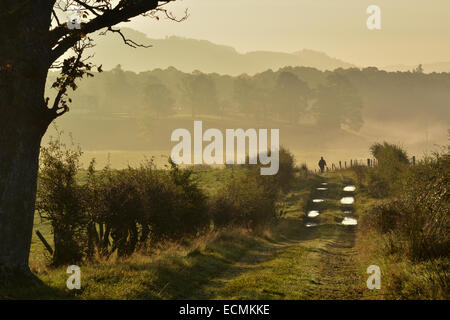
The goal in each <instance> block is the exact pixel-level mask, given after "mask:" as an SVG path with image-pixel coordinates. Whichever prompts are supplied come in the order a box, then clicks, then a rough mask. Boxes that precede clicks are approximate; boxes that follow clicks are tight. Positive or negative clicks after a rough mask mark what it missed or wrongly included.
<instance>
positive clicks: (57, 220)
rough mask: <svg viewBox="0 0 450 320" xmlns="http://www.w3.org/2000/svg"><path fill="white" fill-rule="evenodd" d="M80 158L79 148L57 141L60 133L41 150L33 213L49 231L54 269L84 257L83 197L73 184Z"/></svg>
mask: <svg viewBox="0 0 450 320" xmlns="http://www.w3.org/2000/svg"><path fill="white" fill-rule="evenodd" d="M81 154H82V152H81V151H80V149H79V148H76V147H72V148H69V147H67V146H66V145H65V144H64V143H63V142H62V141H61V133H60V132H58V136H57V137H56V139H54V138H52V139H51V140H50V142H49V144H48V146H47V147H43V148H41V156H40V158H41V159H40V166H41V167H40V172H39V185H38V191H37V199H36V210H37V212H38V213H39V214H40V216H41V218H43V219H46V220H49V221H50V223H51V226H52V229H53V240H54V246H55V248H54V252H53V256H52V263H53V264H54V265H61V264H67V263H75V262H77V261H79V260H81V259H82V258H83V256H84V254H85V247H86V244H85V239H86V237H85V226H86V224H87V217H86V215H85V213H84V208H83V205H82V204H83V201H82V199H83V196H84V194H83V192H82V189H81V188H80V186H79V185H78V184H77V182H76V175H77V173H78V170H79V159H80V156H81Z"/></svg>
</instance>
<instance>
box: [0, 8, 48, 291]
mask: <svg viewBox="0 0 450 320" xmlns="http://www.w3.org/2000/svg"><path fill="white" fill-rule="evenodd" d="M52 6H53V5H52V3H51V1H43V0H36V1H33V2H31V1H26V2H17V1H9V2H4V1H2V2H1V3H0V8H1V9H2V10H1V11H2V12H8V14H5V15H4V16H3V17H2V19H0V30H2V32H1V33H0V282H4V281H5V280H6V282H9V281H13V282H14V280H15V278H16V277H15V276H14V275H17V276H19V275H22V276H23V275H26V276H31V272H30V270H29V266H28V256H29V252H30V245H31V236H32V231H33V219H34V205H35V200H36V185H37V173H38V160H39V148H40V143H41V139H42V136H43V135H44V133H45V131H46V130H47V127H48V125H49V124H50V122H51V120H52V118H51V116H50V113H49V111H48V108H47V107H46V103H45V101H44V91H45V82H46V77H47V72H48V67H49V64H50V59H49V57H50V49H49V48H48V43H47V38H46V35H47V34H48V26H49V24H50V14H51V9H52Z"/></svg>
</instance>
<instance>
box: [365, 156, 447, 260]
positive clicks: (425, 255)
mask: <svg viewBox="0 0 450 320" xmlns="http://www.w3.org/2000/svg"><path fill="white" fill-rule="evenodd" d="M449 168H450V162H449V156H448V155H435V157H434V158H433V159H430V158H429V159H425V160H424V161H423V162H421V163H419V164H418V165H417V166H414V167H410V168H409V169H408V170H407V172H406V174H405V185H404V187H403V191H402V193H401V194H400V195H399V199H397V200H391V201H388V202H386V203H383V204H381V205H378V206H375V207H374V208H373V209H372V211H371V212H370V214H369V215H368V217H367V222H368V223H369V224H372V226H373V227H375V228H376V229H377V230H378V231H380V232H381V233H384V234H387V233H389V232H395V233H396V234H397V235H398V241H402V242H404V244H405V246H404V248H405V252H404V253H405V254H406V255H407V256H408V257H409V258H410V259H412V260H429V259H435V258H439V257H448V256H449V254H450V251H449V250H450V237H449V234H450V233H449V226H450V205H449V190H450V182H449V179H448V176H449V173H450V172H449V170H450V169H449Z"/></svg>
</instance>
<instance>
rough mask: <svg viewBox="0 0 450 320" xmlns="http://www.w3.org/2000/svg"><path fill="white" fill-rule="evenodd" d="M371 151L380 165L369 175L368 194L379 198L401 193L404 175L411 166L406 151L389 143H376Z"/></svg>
mask: <svg viewBox="0 0 450 320" xmlns="http://www.w3.org/2000/svg"><path fill="white" fill-rule="evenodd" d="M370 150H371V153H372V155H373V156H374V157H375V158H376V159H377V161H378V165H377V166H376V167H375V168H373V169H371V170H370V171H369V173H368V176H367V189H368V192H369V193H370V194H371V195H372V196H374V197H378V198H383V197H387V196H388V195H393V194H395V193H398V192H400V191H401V188H402V178H403V174H404V172H405V170H406V168H407V167H408V164H409V161H408V155H407V153H406V151H404V150H403V149H402V148H401V147H399V146H396V145H394V144H389V143H387V142H384V143H383V144H380V143H375V144H373V145H372V146H371V147H370Z"/></svg>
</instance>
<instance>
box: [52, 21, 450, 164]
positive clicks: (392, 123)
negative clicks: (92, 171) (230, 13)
mask: <svg viewBox="0 0 450 320" xmlns="http://www.w3.org/2000/svg"><path fill="white" fill-rule="evenodd" d="M124 33H125V34H126V35H127V36H130V38H133V39H134V40H135V41H137V42H138V43H143V44H152V45H153V47H150V48H130V47H128V46H116V40H117V39H114V37H115V36H116V35H114V34H112V35H108V36H99V37H98V44H97V46H96V47H95V48H94V49H93V50H95V56H94V57H93V59H94V61H95V62H97V63H98V64H100V63H101V64H102V67H103V68H104V69H105V70H106V71H105V72H103V73H101V74H96V75H95V77H94V78H89V79H86V80H85V81H83V82H81V83H80V84H79V89H78V90H77V91H75V92H74V94H73V97H72V100H73V106H72V107H71V112H69V113H68V114H67V115H66V117H64V118H62V119H60V120H58V122H57V124H58V125H60V126H61V128H63V129H64V131H66V132H70V133H72V136H73V139H74V141H75V142H76V143H79V144H80V145H81V146H82V148H83V150H84V155H83V164H84V165H85V166H87V164H88V163H89V161H90V158H92V157H95V158H96V159H97V161H99V163H101V164H102V165H103V164H106V162H107V159H108V154H109V155H110V156H109V161H110V162H111V165H112V166H113V167H117V168H122V167H126V166H127V165H128V164H129V163H138V162H140V161H141V160H142V159H143V158H144V157H149V156H150V157H151V156H156V157H157V159H161V160H157V161H158V162H161V163H165V160H164V158H161V156H162V155H164V156H166V157H167V156H168V155H169V154H170V150H171V149H172V147H173V145H174V143H172V142H171V141H170V135H171V133H172V131H173V130H175V129H177V128H187V129H189V130H192V128H193V121H194V120H202V121H203V125H204V127H205V128H218V129H221V130H225V129H226V128H235V129H237V128H243V129H248V128H277V129H280V144H281V145H283V146H285V147H287V148H289V149H290V150H291V151H292V152H293V153H294V154H295V155H296V159H297V162H298V163H307V164H308V165H309V166H311V167H314V166H315V165H316V163H317V161H318V159H319V158H320V156H325V157H326V158H327V159H329V161H330V163H336V164H337V162H338V161H340V160H341V161H342V163H343V161H349V160H350V159H367V157H368V156H369V154H368V146H369V145H370V144H371V143H373V142H374V141H385V140H386V141H392V142H395V143H398V144H400V145H402V146H404V147H405V148H407V149H408V151H409V152H410V153H411V156H412V155H415V156H416V157H421V156H423V155H424V154H425V153H431V152H432V151H433V150H437V149H439V146H440V145H445V143H446V141H447V129H448V128H449V125H450V108H449V105H448V101H450V74H449V73H435V72H433V73H427V72H426V70H425V67H423V66H421V67H419V66H418V65H417V66H414V67H411V69H408V70H407V71H401V72H400V71H395V72H393V71H390V72H389V71H384V70H379V69H377V68H375V67H370V66H361V67H356V66H355V65H353V64H351V63H349V62H344V61H341V60H338V59H335V58H332V57H330V56H328V55H327V54H326V53H320V52H316V51H313V50H303V51H298V52H296V53H281V52H251V53H246V54H241V53H238V52H237V51H236V50H234V49H233V48H232V47H226V46H219V45H216V44H214V43H211V42H208V41H201V40H194V39H186V38H180V37H168V38H166V39H160V40H154V39H149V38H147V37H146V36H145V35H144V34H142V33H139V32H136V31H133V30H131V29H125V30H124ZM48 77H49V80H50V81H48V83H52V80H53V79H54V78H55V75H54V74H52V73H50V74H49V76H48ZM336 88H337V89H336ZM47 91H48V94H49V95H52V94H54V93H53V92H52V90H51V89H50V88H49V90H47ZM52 132H53V134H54V131H52V130H50V131H49V132H48V133H47V134H46V138H47V139H48V137H49V136H50V135H52Z"/></svg>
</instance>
